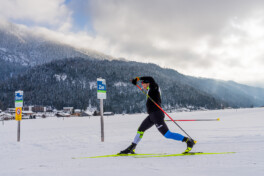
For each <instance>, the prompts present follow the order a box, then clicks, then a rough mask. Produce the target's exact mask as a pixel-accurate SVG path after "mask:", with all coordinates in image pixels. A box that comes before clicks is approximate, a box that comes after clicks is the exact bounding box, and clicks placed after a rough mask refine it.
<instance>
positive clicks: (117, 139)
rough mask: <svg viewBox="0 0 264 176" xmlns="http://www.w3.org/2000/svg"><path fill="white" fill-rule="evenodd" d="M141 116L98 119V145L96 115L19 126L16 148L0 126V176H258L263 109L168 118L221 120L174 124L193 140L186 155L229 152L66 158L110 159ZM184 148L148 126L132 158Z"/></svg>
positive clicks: (8, 127) (262, 170)
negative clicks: (101, 137) (102, 126)
mask: <svg viewBox="0 0 264 176" xmlns="http://www.w3.org/2000/svg"><path fill="white" fill-rule="evenodd" d="M145 116H146V114H136V115H124V116H123V115H115V116H109V117H105V118H104V119H105V142H101V139H100V136H101V135H100V118H99V117H91V118H64V120H63V118H55V117H53V118H46V119H32V120H23V121H22V122H21V142H16V137H17V136H16V135H17V134H16V132H17V122H16V121H5V122H4V125H3V124H2V123H0V175H1V176H54V175H56V176H93V175H94V176H95V175H96V176H100V175H110V176H111V175H113V176H116V175H122V176H127V175H128V176H136V175H144V176H148V175H152V176H155V175H159V176H163V175H164V176H170V175H178V176H185V175H195V176H198V175H199V176H200V175H201V176H207V175H209V176H220V175H225V176H226V175H232V176H237V175H239V176H244V175H245V176H248V175H254V176H262V175H264V147H263V146H264V108H256V109H239V110H233V109H230V110H217V111H201V112H182V113H173V114H171V116H172V117H173V118H175V119H198V118H199V119H202V118H204V119H208V118H211V119H216V118H220V121H210V122H204V121H203V122H179V124H180V125H181V126H182V127H183V128H184V129H185V130H186V131H187V132H188V133H189V134H190V135H191V136H192V137H193V138H194V139H196V140H197V141H198V143H197V144H196V146H195V148H194V149H193V151H202V152H236V154H226V155H198V156H178V157H166V158H133V157H116V158H95V159H72V157H86V156H96V155H106V154H115V153H117V152H119V151H120V150H121V149H124V148H126V147H127V146H128V145H129V144H130V143H131V142H132V140H133V138H134V136H135V134H136V131H137V128H138V126H139V125H140V123H141V121H142V120H143V119H144V118H145ZM167 124H168V126H169V128H170V130H171V131H174V132H180V133H181V131H180V130H179V129H178V128H177V127H176V126H175V124H173V123H172V122H167ZM185 148H186V144H184V143H182V142H177V141H173V140H169V139H165V138H164V137H163V136H162V135H161V134H160V133H159V132H158V131H157V129H156V128H155V127H152V128H151V129H149V131H147V132H146V133H145V134H144V137H143V139H142V141H141V142H140V144H139V145H138V147H137V149H136V152H138V153H181V152H182V151H184V150H185Z"/></svg>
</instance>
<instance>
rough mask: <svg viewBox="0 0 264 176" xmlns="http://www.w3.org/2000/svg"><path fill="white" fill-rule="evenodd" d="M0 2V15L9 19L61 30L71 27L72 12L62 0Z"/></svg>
mask: <svg viewBox="0 0 264 176" xmlns="http://www.w3.org/2000/svg"><path fill="white" fill-rule="evenodd" d="M0 4H1V6H0V17H2V18H5V19H8V20H10V21H13V22H22V23H25V22H26V23H28V24H32V25H33V26H37V25H40V26H46V27H49V28H53V29H59V30H61V31H64V30H68V29H69V28H71V20H72V19H71V14H72V12H71V11H70V10H69V9H68V8H67V6H66V5H65V4H64V0H37V1H36V0H12V1H10V0H0Z"/></svg>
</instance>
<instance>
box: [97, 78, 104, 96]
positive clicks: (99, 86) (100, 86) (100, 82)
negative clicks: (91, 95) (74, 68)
mask: <svg viewBox="0 0 264 176" xmlns="http://www.w3.org/2000/svg"><path fill="white" fill-rule="evenodd" d="M97 98H98V99H106V82H105V79H101V78H98V79H97Z"/></svg>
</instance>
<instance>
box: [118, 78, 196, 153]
mask: <svg viewBox="0 0 264 176" xmlns="http://www.w3.org/2000/svg"><path fill="white" fill-rule="evenodd" d="M140 80H141V81H142V86H143V89H145V90H147V91H148V95H149V97H151V98H152V99H153V100H154V101H155V102H156V103H157V104H158V105H159V106H161V96H160V89H159V86H158V84H157V83H156V82H155V80H154V79H153V78H152V77H146V76H145V77H136V78H134V79H133V80H132V84H134V85H137V82H138V81H140ZM146 106H147V112H148V114H149V115H148V116H147V117H146V118H145V120H144V121H143V122H142V123H141V125H140V126H139V128H138V131H137V134H136V136H135V138H134V141H133V142H132V144H131V145H130V146H129V147H128V148H126V149H125V150H122V151H121V152H120V154H134V153H135V148H136V146H137V144H138V143H139V141H140V140H141V138H142V137H143V134H144V132H145V131H146V130H147V129H149V128H150V127H152V126H153V125H155V126H156V127H157V129H158V130H159V132H160V133H161V134H162V135H163V136H164V137H165V138H168V139H174V140H177V141H182V142H186V143H187V149H186V150H185V152H184V153H187V152H189V151H191V150H192V148H193V146H194V144H195V142H194V140H193V139H191V138H188V137H184V136H183V135H181V134H178V133H173V132H171V131H170V130H169V129H168V126H167V125H166V123H165V121H164V118H165V115H164V113H163V112H162V111H161V109H159V108H158V107H157V106H156V105H155V104H154V103H153V102H152V101H151V100H150V99H149V98H148V99H147V103H146Z"/></svg>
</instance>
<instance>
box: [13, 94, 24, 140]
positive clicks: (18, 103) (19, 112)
mask: <svg viewBox="0 0 264 176" xmlns="http://www.w3.org/2000/svg"><path fill="white" fill-rule="evenodd" d="M23 94H24V92H23V91H21V90H19V91H16V92H15V107H16V114H15V119H16V120H17V142H20V121H21V120H22V107H23Z"/></svg>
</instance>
